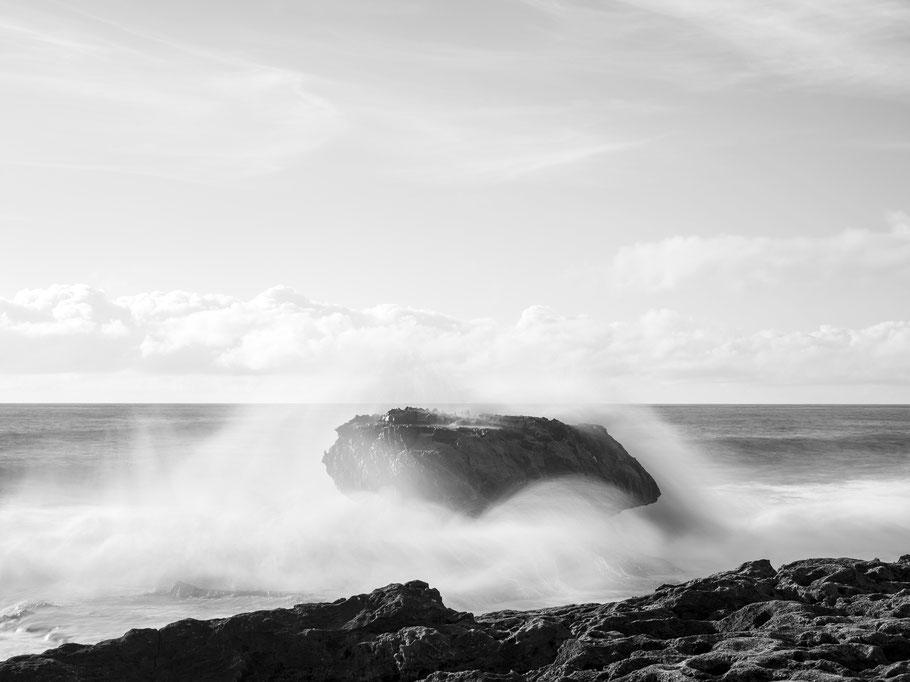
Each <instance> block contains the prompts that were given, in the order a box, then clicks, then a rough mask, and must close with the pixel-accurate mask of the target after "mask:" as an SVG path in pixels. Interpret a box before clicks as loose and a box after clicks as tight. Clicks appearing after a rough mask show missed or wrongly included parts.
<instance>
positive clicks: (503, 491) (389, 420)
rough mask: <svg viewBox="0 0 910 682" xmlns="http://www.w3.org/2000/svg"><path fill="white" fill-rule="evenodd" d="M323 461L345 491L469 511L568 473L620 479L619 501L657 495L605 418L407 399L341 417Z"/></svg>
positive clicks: (622, 504) (619, 504) (626, 503)
mask: <svg viewBox="0 0 910 682" xmlns="http://www.w3.org/2000/svg"><path fill="white" fill-rule="evenodd" d="M336 431H337V432H338V440H336V441H335V444H334V445H332V447H330V448H329V450H328V451H327V452H326V453H325V457H323V459H322V461H323V463H324V464H325V466H326V470H327V471H328V473H329V475H330V476H331V477H332V478H333V479H334V480H335V484H336V485H337V486H338V488H339V489H340V490H342V491H361V490H372V491H375V490H381V489H383V488H393V489H396V490H398V491H399V492H401V493H403V494H405V495H408V496H415V497H420V498H424V499H427V500H432V501H434V502H437V503H441V504H444V505H447V506H449V507H452V508H453V509H456V510H458V511H462V512H466V513H468V514H478V513H480V512H482V511H484V510H485V509H486V508H487V507H488V506H490V505H491V504H493V503H495V502H497V501H499V500H502V499H504V498H506V497H508V496H509V495H511V494H513V493H515V492H517V491H518V490H520V489H521V488H523V487H524V486H526V485H528V484H529V483H532V482H536V481H542V480H547V479H555V478H560V477H566V476H577V477H583V478H586V479H589V480H594V481H598V482H602V483H607V484H609V485H611V486H613V487H614V488H615V489H616V491H618V494H617V495H615V496H611V502H612V503H613V504H614V506H615V507H616V508H617V509H622V508H628V507H635V506H638V505H643V504H650V503H651V502H655V501H656V500H657V498H658V497H659V496H660V489H659V488H658V487H657V483H655V482H654V479H653V478H651V475H650V474H649V473H648V472H647V471H645V469H644V468H643V467H642V466H641V464H639V463H638V461H637V460H636V459H635V458H634V457H632V456H631V455H629V453H628V452H626V450H625V449H624V448H623V446H622V445H620V444H619V443H618V442H617V441H616V440H615V439H614V438H613V437H612V436H610V435H609V434H608V433H607V430H606V429H605V428H604V427H603V426H598V425H595V424H578V425H575V426H567V425H566V424H563V423H562V422H560V421H557V420H555V419H545V418H542V417H512V416H502V415H493V414H484V415H480V416H478V417H465V416H456V415H451V414H445V413H443V412H437V411H436V410H432V411H430V410H425V409H420V408H414V407H408V408H405V409H395V410H389V412H388V414H384V415H368V416H358V417H355V418H354V419H352V420H351V421H349V422H347V423H346V424H343V425H341V426H339V427H338V428H337V429H336Z"/></svg>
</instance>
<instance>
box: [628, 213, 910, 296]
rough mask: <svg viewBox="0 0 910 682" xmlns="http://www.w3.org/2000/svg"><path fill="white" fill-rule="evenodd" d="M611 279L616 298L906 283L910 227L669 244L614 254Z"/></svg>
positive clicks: (901, 221) (899, 219)
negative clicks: (894, 279) (807, 284)
mask: <svg viewBox="0 0 910 682" xmlns="http://www.w3.org/2000/svg"><path fill="white" fill-rule="evenodd" d="M610 269H611V273H612V277H613V281H614V284H615V285H616V286H617V287H618V288H619V289H621V290H633V291H652V292H656V291H667V290H671V289H674V288H677V287H680V286H683V285H686V284H688V283H691V282H696V281H700V282H706V281H707V282H709V283H712V284H713V285H716V286H724V287H730V286H733V287H744V286H749V285H750V284H756V283H765V284H767V283H773V282H778V281H786V280H792V279H793V278H798V279H809V280H826V279H830V278H833V277H840V278H843V277H851V278H863V277H880V276H899V277H900V276H904V278H905V279H906V276H908V275H910V219H908V217H907V216H906V215H904V214H895V215H894V216H892V218H891V226H890V229H889V230H886V231H873V230H862V229H849V230H844V231H842V232H838V233H835V234H830V235H826V236H820V237H808V236H805V237H804V236H794V237H760V236H745V235H733V234H727V235H724V234H721V235H716V236H708V237H703V236H699V235H688V236H683V235H679V236H674V237H669V238H667V239H662V240H659V241H653V242H636V243H635V244H631V245H628V246H624V247H622V248H620V249H619V251H618V252H617V253H616V255H615V256H614V257H613V261H612V264H611V268H610Z"/></svg>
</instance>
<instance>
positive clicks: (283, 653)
mask: <svg viewBox="0 0 910 682" xmlns="http://www.w3.org/2000/svg"><path fill="white" fill-rule="evenodd" d="M0 680H11V681H12V680H15V681H19V680H364V681H375V682H379V681H386V680H426V681H427V682H430V681H432V682H456V681H459V682H461V681H465V682H466V681H481V680H483V681H487V682H494V681H503V682H506V681H509V682H517V681H519V680H529V681H534V682H556V681H557V680H560V681H567V680H578V681H582V680H584V681H594V680H616V681H622V682H657V681H662V680H724V681H726V682H752V681H755V682H763V681H765V680H818V681H823V680H890V681H892V682H908V681H910V555H907V556H904V557H901V559H900V560H899V561H897V562H895V563H885V562H881V561H878V560H873V561H859V560H856V559H808V560H804V561H797V562H795V563H792V564H788V565H786V566H783V567H782V568H781V569H780V570H778V571H775V570H774V568H773V567H772V566H771V564H770V563H768V562H767V561H754V562H750V563H747V564H743V565H742V566H740V567H739V568H738V569H736V570H733V571H728V572H725V573H719V574H716V575H713V576H710V577H708V578H702V579H698V580H693V581H691V582H688V583H686V584H684V585H674V586H670V585H666V586H662V587H661V588H658V589H657V591H655V592H654V593H653V594H650V595H647V596H644V597H636V598H633V599H628V600H626V601H622V602H616V603H611V604H585V605H578V606H563V607H558V608H550V609H541V610H537V611H502V612H498V613H489V614H485V615H481V616H474V615H472V614H470V613H463V612H458V611H454V610H452V609H449V608H447V607H446V606H445V605H444V604H443V602H442V599H441V598H440V595H439V592H437V591H436V590H434V589H432V588H430V587H429V586H428V585H427V584H426V583H423V582H419V581H413V582H409V583H405V584H403V585H400V584H396V585H389V586H388V587H384V588H382V589H378V590H375V591H373V592H372V593H370V594H368V595H358V596H355V597H351V598H349V599H340V600H338V601H336V602H333V603H331V604H302V605H299V606H295V607H294V608H291V609H276V610H274V611H259V612H255V613H248V614H243V615H239V616H234V617H232V618H223V619H218V620H210V621H197V620H183V621H179V622H177V623H173V624H171V625H168V626H167V627H165V628H162V629H161V630H151V629H147V630H131V631H130V632H128V633H127V634H126V635H124V636H123V637H121V638H120V639H115V640H109V641H107V642H101V643H100V644H96V645H94V646H82V645H79V644H65V645H63V646H61V647H58V648H57V649H52V650H50V651H47V652H45V653H44V654H41V655H36V656H19V657H16V658H12V659H10V660H8V661H6V662H3V663H0Z"/></svg>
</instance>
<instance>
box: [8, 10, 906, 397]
mask: <svg viewBox="0 0 910 682" xmlns="http://www.w3.org/2000/svg"><path fill="white" fill-rule="evenodd" d="M908 65H910V5H908V4H907V3H906V2H905V1H904V0H801V1H795V0H791V1H784V0H723V1H721V0H686V1H685V2H682V1H679V0H614V1H607V0H603V1H595V0H458V1H457V2H455V1H454V0H383V1H382V2H377V1H376V0H332V1H331V2H327V1H324V0H323V1H316V0H295V1H293V2H291V1H288V0H256V1H255V2H254V1H253V0H218V1H217V2H216V1H215V0H195V1H194V2H192V3H187V2H178V1H176V0H155V1H154V2H151V1H150V0H149V1H137V2H130V3H124V2H120V1H118V0H79V2H65V1H54V0H30V1H29V2H27V3H24V2H18V1H13V0H0V112H2V114H0V116H2V119H0V120H2V125H0V235H2V237H0V401H6V402H17V401H52V402H69V401H77V402H79V401H90V402H96V401H102V402H103V401H136V402H155V401H178V402H185V401H218V402H221V401H241V402H248V401H252V402H259V401H264V402H283V401H290V402H309V401H336V402H359V401H383V402H394V401H405V402H407V401H412V402H416V401H424V402H493V401H516V400H518V401H522V402H529V401H533V402H543V403H548V402H570V403H574V402H627V401H628V402H650V403H664V402H677V403H690V402H724V403H726V402H747V403H748V402H785V403H787V402H825V403H831V402H834V403H844V402H846V403H851V402H898V403H910V306H908V303H907V299H908V297H907V293H906V292H907V291H910V68H908Z"/></svg>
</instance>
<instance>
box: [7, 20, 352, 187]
mask: <svg viewBox="0 0 910 682" xmlns="http://www.w3.org/2000/svg"><path fill="white" fill-rule="evenodd" d="M41 7H42V5H40V4H36V5H34V6H31V5H30V6H29V7H25V6H19V7H14V8H11V9H10V8H8V10H7V11H8V14H9V15H11V17H10V18H7V19H6V20H4V21H2V22H0V38H2V39H3V41H4V48H3V53H4V54H3V63H2V66H0V99H2V101H3V103H4V105H3V106H4V121H5V124H4V127H3V130H2V131H0V141H2V143H3V145H4V158H3V160H2V162H3V163H5V164H12V165H23V166H34V167H40V166H46V167H50V168H73V169H79V168H82V169H86V170H93V171H112V172H127V173H138V174H147V175H159V176H165V177H172V178H178V179H182V180H190V181H198V182H221V181H225V180H231V179H235V178H239V177H247V176H254V175H260V174H265V173H270V172H274V171H276V170H280V169H282V168H284V167H285V166H287V165H288V164H290V163H292V162H293V161H294V160H295V159H297V158H299V157H300V156H301V155H304V154H306V153H308V152H310V151H312V150H314V149H316V148H318V147H320V146H322V145H324V144H325V143H327V142H328V141H330V140H332V139H333V138H334V137H336V136H337V135H338V134H339V133H340V132H341V131H342V130H343V129H344V126H345V123H344V115H343V113H342V112H341V111H340V110H339V109H338V108H337V107H336V106H335V105H334V104H333V103H332V102H330V101H329V100H328V99H326V98H325V97H323V96H322V95H319V94H317V93H316V92H315V91H314V89H313V87H312V83H313V81H314V79H313V78H311V77H310V76H308V75H307V74H305V73H301V72H298V71H294V70H291V69H287V68H279V67H274V66H270V65H266V64H261V63H257V62H255V61H253V60H248V59H244V58H241V57H238V56H236V55H226V54H222V53H218V52H216V51H206V50H201V49H197V48H189V47H183V46H181V45H179V44H175V43H173V42H169V41H167V40H165V39H163V38H158V37H157V36H154V35H147V34H143V33H140V32H137V31H134V30H132V29H129V28H127V27H123V26H120V25H118V24H115V23H113V22H108V21H104V20H101V19H98V18H95V17H92V16H87V15H85V14H83V13H79V12H74V11H66V10H64V11H60V10H61V7H62V6H61V7H55V11H53V12H50V11H46V12H42V11H41Z"/></svg>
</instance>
